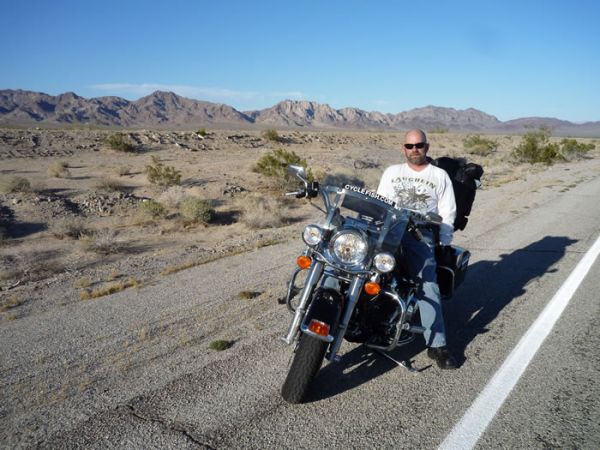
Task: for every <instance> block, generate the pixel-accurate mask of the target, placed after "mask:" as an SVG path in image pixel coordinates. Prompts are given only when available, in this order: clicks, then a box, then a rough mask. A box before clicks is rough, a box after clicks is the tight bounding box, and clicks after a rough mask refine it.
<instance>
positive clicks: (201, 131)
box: [196, 128, 208, 137]
mask: <svg viewBox="0 0 600 450" xmlns="http://www.w3.org/2000/svg"><path fill="white" fill-rule="evenodd" d="M196 134H197V135H199V136H202V137H204V136H206V135H208V131H206V128H200V129H199V130H198V131H196Z"/></svg>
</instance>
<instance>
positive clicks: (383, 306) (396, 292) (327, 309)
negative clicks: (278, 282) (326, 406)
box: [281, 166, 470, 403]
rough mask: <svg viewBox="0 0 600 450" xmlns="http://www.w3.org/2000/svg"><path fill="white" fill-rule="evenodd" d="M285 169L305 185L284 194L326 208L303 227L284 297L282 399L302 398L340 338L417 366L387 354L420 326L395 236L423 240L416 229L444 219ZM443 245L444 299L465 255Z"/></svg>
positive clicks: (334, 355)
mask: <svg viewBox="0 0 600 450" xmlns="http://www.w3.org/2000/svg"><path fill="white" fill-rule="evenodd" d="M288 172H289V174H290V175H292V176H294V177H296V178H298V179H299V180H300V181H301V183H302V187H301V188H300V189H299V190H298V191H295V192H289V193H287V194H286V195H290V196H295V197H297V198H309V199H312V198H315V197H317V196H320V197H321V200H322V201H323V205H324V209H322V208H319V207H318V209H320V210H321V211H322V212H323V213H324V214H325V220H324V222H323V223H322V224H310V225H307V226H306V227H305V228H304V231H303V233H302V239H303V241H304V243H305V244H306V248H305V249H304V251H303V252H302V254H301V255H300V256H298V258H297V261H296V262H297V266H298V267H297V268H295V269H294V271H293V273H292V276H291V279H290V281H289V283H288V289H287V296H286V299H285V303H286V304H287V306H288V308H289V310H290V311H291V312H292V313H293V319H292V321H291V323H290V325H289V328H288V331H287V334H286V335H285V336H284V337H282V340H283V341H284V342H286V343H287V344H288V345H291V346H293V347H294V355H293V360H292V363H291V366H290V368H289V371H288V374H287V377H286V379H285V382H284V383H283V386H282V389H281V394H282V397H283V398H284V399H285V400H286V401H287V402H289V403H300V402H302V401H303V400H304V398H305V396H306V394H307V392H308V389H309V386H310V383H311V381H312V380H313V379H314V377H315V375H316V374H317V372H318V371H319V369H320V367H321V365H322V363H323V360H324V359H327V360H328V361H330V362H339V361H340V359H341V357H340V355H339V350H340V346H341V345H342V342H343V340H344V339H346V340H347V341H350V342H357V343H362V344H363V345H365V346H367V347H368V348H370V349H373V350H374V351H377V352H379V353H381V354H382V355H384V356H387V357H388V358H390V359H392V360H393V361H394V362H396V363H397V364H399V365H401V366H403V367H405V368H406V369H408V370H410V371H416V369H414V368H413V367H411V366H410V363H408V362H406V361H396V360H394V359H393V358H392V357H391V356H389V355H387V353H386V352H389V351H391V350H393V349H395V348H396V347H398V346H403V345H406V344H408V343H410V342H411V341H413V340H414V339H415V338H416V336H418V335H421V334H423V333H424V331H425V329H424V328H423V327H422V326H420V325H419V323H420V322H419V314H417V313H418V310H419V306H418V303H417V299H416V297H415V295H416V292H417V290H418V284H417V282H416V280H413V279H411V278H410V277H409V275H408V271H407V270H406V269H405V268H403V261H402V258H400V257H398V256H399V255H400V254H401V250H399V249H400V242H401V240H402V237H403V235H404V233H411V234H412V235H413V236H414V237H415V238H416V239H422V234H421V232H420V227H422V226H427V227H433V228H436V227H438V226H439V225H440V224H441V221H442V218H441V217H440V216H439V215H437V214H432V213H429V214H421V213H420V212H418V211H415V210H410V209H407V208H399V207H396V205H395V203H394V201H392V200H390V199H388V198H385V197H383V196H381V195H379V194H377V193H376V192H372V191H369V190H366V189H364V188H361V187H357V186H352V185H345V186H344V187H337V186H331V185H324V186H319V184H318V183H317V182H316V181H312V182H310V181H309V180H308V178H307V175H306V171H305V169H304V168H303V167H301V166H288ZM315 206H316V205H315ZM447 249H449V250H450V254H448V252H445V254H446V258H445V259H446V261H445V262H444V263H443V264H440V263H439V262H438V284H439V286H440V292H441V294H442V296H443V297H444V298H449V297H451V295H452V293H453V291H454V290H455V289H456V287H457V286H458V285H459V284H460V283H461V282H462V280H463V278H464V276H465V272H466V270H467V266H468V263H469V257H470V253H469V252H468V251H467V250H465V249H462V248H460V247H456V246H453V247H450V248H447ZM300 274H302V275H303V276H302V277H299V275H300ZM300 278H304V282H303V285H302V286H298V285H297V282H298V279H300Z"/></svg>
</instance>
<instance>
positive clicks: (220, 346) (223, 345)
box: [210, 339, 235, 352]
mask: <svg viewBox="0 0 600 450" xmlns="http://www.w3.org/2000/svg"><path fill="white" fill-rule="evenodd" d="M233 344H235V342H234V341H226V340H224V339H219V340H216V341H212V342H211V343H210V348H211V349H212V350H216V351H218V352H222V351H223V350H227V349H228V348H229V347H231V346H232V345H233Z"/></svg>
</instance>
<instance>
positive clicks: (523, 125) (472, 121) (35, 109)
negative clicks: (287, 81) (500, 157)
mask: <svg viewBox="0 0 600 450" xmlns="http://www.w3.org/2000/svg"><path fill="white" fill-rule="evenodd" d="M69 124H88V125H94V126H107V127H128V128H152V127H160V128H190V129H191V128H197V127H200V126H219V127H231V128H237V127H253V126H261V127H273V128H282V127H283V128H315V129H338V128H342V129H382V130H406V129H408V128H413V127H418V128H423V129H426V130H431V129H447V130H449V131H463V132H479V133H520V132H523V131H524V130H527V128H528V127H534V128H536V127H539V126H540V125H546V126H549V127H551V128H552V130H553V133H554V134H555V135H578V136H600V122H587V123H584V124H575V123H572V122H568V121H565V120H559V119H555V118H546V117H529V118H521V119H515V120H509V121H506V122H502V121H500V120H498V119H497V118H496V117H494V116H492V115H489V114H486V113H484V112H483V111H479V110H477V109H473V108H468V109H465V110H457V109H454V108H444V107H439V106H425V107H423V108H415V109H411V110H409V111H403V112H400V113H398V114H384V113H380V112H376V111H373V112H369V111H364V110H362V109H358V108H341V109H334V108H332V107H331V106H329V105H327V104H322V103H316V102H311V101H294V100H284V101H281V102H279V103H277V104H276V105H274V106H272V107H270V108H266V109H262V110H258V111H246V112H240V111H238V110H236V109H234V108H232V107H231V106H228V105H224V104H219V103H211V102H205V101H199V100H192V99H189V98H185V97H181V96H179V95H176V94H174V93H172V92H162V91H156V92H154V93H152V94H150V95H148V96H146V97H142V98H140V99H138V100H135V101H129V100H125V99H123V98H120V97H96V98H91V99H85V98H83V97H79V96H78V95H76V94H74V93H73V92H67V93H65V94H60V95H57V96H51V95H47V94H43V93H39V92H31V91H23V90H10V89H7V90H0V125H18V126H31V125H44V126H61V125H69Z"/></svg>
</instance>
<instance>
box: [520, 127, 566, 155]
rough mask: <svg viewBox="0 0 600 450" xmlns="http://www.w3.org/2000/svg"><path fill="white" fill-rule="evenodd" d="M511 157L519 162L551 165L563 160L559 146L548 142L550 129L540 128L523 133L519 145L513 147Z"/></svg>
mask: <svg viewBox="0 0 600 450" xmlns="http://www.w3.org/2000/svg"><path fill="white" fill-rule="evenodd" d="M512 156H513V157H514V158H515V159H517V161H520V162H527V163H530V164H533V163H544V164H553V163H554V162H555V161H559V160H563V159H564V157H563V156H562V155H561V153H560V146H559V145H558V144H557V143H555V142H550V128H548V127H543V126H542V127H540V128H539V129H538V130H533V131H530V132H528V133H525V135H524V136H523V138H522V139H521V142H520V143H519V145H517V146H516V147H515V149H514V150H513V152H512Z"/></svg>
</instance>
